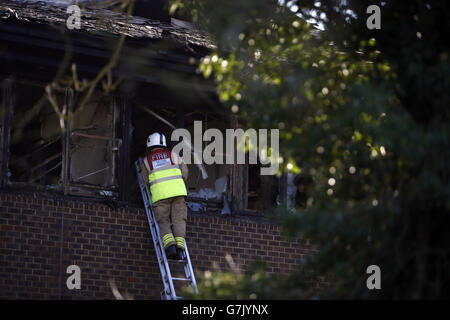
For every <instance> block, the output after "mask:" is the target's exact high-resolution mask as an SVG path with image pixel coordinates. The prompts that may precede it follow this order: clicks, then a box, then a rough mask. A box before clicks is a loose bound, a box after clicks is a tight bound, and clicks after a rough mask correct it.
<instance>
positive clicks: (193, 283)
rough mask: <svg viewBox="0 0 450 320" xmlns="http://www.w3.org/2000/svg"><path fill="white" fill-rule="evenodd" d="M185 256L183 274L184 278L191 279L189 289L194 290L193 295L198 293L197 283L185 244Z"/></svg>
mask: <svg viewBox="0 0 450 320" xmlns="http://www.w3.org/2000/svg"><path fill="white" fill-rule="evenodd" d="M184 251H185V255H186V264H185V265H184V273H185V274H186V278H189V279H191V287H192V288H193V289H194V292H195V293H198V288H197V281H196V280H195V274H194V270H193V268H192V263H191V257H190V255H189V251H188V247H187V244H186V243H185V248H184Z"/></svg>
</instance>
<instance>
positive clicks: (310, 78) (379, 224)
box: [169, 0, 450, 299]
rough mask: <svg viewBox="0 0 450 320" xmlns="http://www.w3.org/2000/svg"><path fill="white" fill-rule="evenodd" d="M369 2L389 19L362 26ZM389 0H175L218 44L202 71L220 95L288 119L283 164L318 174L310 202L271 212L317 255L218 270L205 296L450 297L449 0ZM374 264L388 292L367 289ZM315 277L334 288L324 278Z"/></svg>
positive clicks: (253, 120)
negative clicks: (277, 268) (292, 263)
mask: <svg viewBox="0 0 450 320" xmlns="http://www.w3.org/2000/svg"><path fill="white" fill-rule="evenodd" d="M372 4H378V5H379V6H380V8H381V29H380V30H369V29H368V28H367V27H366V20H367V18H368V17H369V14H367V13H366V8H367V7H368V6H369V5H372ZM382 4H383V5H381V3H380V2H379V1H356V0H354V1H350V0H348V1H339V0H334V1H327V2H326V3H325V2H322V1H320V2H318V1H301V2H300V1H288V2H285V1H268V0H247V1H234V0H229V1H226V2H220V3H219V2H217V1H208V0H191V1H178V0H171V1H170V5H169V8H170V11H171V13H172V14H174V13H178V14H179V15H183V16H186V17H190V19H191V20H192V21H194V22H195V23H196V24H197V25H198V26H199V27H200V28H202V29H204V30H206V31H207V32H209V33H210V34H211V35H212V36H213V38H214V39H215V41H216V42H217V45H218V47H217V50H216V51H215V52H212V53H211V55H209V56H207V57H205V58H203V60H202V61H201V64H200V71H201V72H202V73H203V74H204V76H205V77H211V78H213V79H214V80H215V82H216V83H217V92H218V95H219V97H220V99H221V101H222V102H223V104H224V105H225V106H226V107H227V108H229V110H230V112H233V113H236V114H237V115H239V117H240V118H241V119H242V120H243V121H245V122H246V124H247V125H248V126H249V127H253V128H280V139H281V141H280V152H281V153H282V157H283V159H284V164H285V165H284V166H283V167H284V168H285V167H286V164H287V163H288V162H289V163H290V164H292V168H293V170H294V171H295V172H303V173H308V174H310V175H311V176H312V178H313V186H312V188H311V189H310V190H308V192H309V193H308V201H307V208H306V209H304V210H297V211H296V212H291V211H289V210H284V209H283V208H282V207H280V208H276V210H275V211H274V212H273V213H272V215H271V216H272V217H273V218H275V219H276V220H277V221H278V222H279V223H280V224H281V226H282V229H283V232H284V234H285V235H286V236H288V237H292V238H297V239H300V240H299V241H300V243H301V242H302V241H304V240H305V239H309V240H310V241H311V242H312V243H313V244H316V245H318V246H319V248H320V251H319V253H318V254H317V255H315V256H314V257H309V258H308V260H307V261H306V262H304V263H302V264H301V268H299V270H298V272H296V273H294V274H293V275H291V276H285V277H283V276H279V275H272V274H268V273H265V272H264V270H265V269H264V268H263V267H261V266H259V267H252V268H250V269H249V270H247V273H242V274H224V273H217V274H216V273H213V274H209V276H207V277H204V280H203V281H202V282H201V284H200V289H201V297H202V298H235V299H244V298H251V297H255V296H256V297H258V298H379V297H382V298H439V297H447V298H448V297H449V296H450V282H449V272H448V269H449V267H450V263H449V259H450V252H449V244H450V233H449V232H447V230H446V229H447V228H448V226H449V225H450V224H449V222H450V221H449V220H450V218H449V217H450V215H449V211H450V210H449V209H450V196H449V195H450V184H449V175H450V174H449V173H450V143H449V139H450V126H449V118H450V117H449V115H450V109H449V94H448V88H450V86H449V79H450V65H449V60H448V58H449V50H448V41H446V40H445V39H446V36H445V32H444V31H445V30H449V23H450V22H449V21H450V19H448V18H449V17H448V12H450V4H449V3H447V2H443V1H442V2H437V1H419V0H413V1H383V2H382ZM306 21H309V22H306ZM317 26H319V27H320V28H321V29H322V30H319V29H318V28H317ZM289 167H291V166H289ZM372 264H376V265H379V266H380V268H381V286H382V290H372V291H371V290H368V289H367V287H366V279H367V277H368V275H367V274H366V268H367V267H368V266H369V265H372ZM318 276H323V277H325V279H327V282H328V283H329V286H327V287H326V288H324V289H322V290H314V283H315V280H314V279H317V277H318Z"/></svg>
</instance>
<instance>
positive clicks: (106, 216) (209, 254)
mask: <svg viewBox="0 0 450 320" xmlns="http://www.w3.org/2000/svg"><path fill="white" fill-rule="evenodd" d="M62 215H64V219H62ZM62 221H63V228H62V224H61V222H62ZM61 230H62V231H63V234H62V236H63V241H62V257H61ZM186 238H187V242H188V245H189V249H190V253H191V259H192V263H193V266H194V270H195V272H196V273H197V274H201V273H202V271H205V270H211V269H213V268H214V267H218V268H219V269H220V270H228V268H229V267H228V263H227V262H226V259H225V255H226V254H227V253H228V254H230V255H231V256H232V257H233V259H234V261H235V262H236V263H237V264H238V265H239V266H240V267H241V268H242V269H245V268H246V266H248V265H249V263H251V262H252V261H256V260H263V261H266V262H267V263H268V264H269V266H270V271H271V272H277V273H288V272H290V271H291V270H293V269H294V268H295V267H296V266H297V263H298V262H299V260H300V259H301V257H302V256H304V255H306V254H308V253H309V252H311V251H312V249H311V247H310V245H309V244H308V243H305V244H302V245H301V246H300V245H299V244H297V243H296V242H287V241H283V240H282V239H281V237H280V230H279V228H278V227H277V226H275V225H273V224H270V223H268V222H264V221H262V219H261V218H258V217H236V216H222V215H217V214H204V213H190V214H189V217H188V225H187V237H186ZM0 251H1V253H0V299H58V298H59V294H60V291H59V290H60V289H59V288H60V283H61V297H62V298H63V299H113V298H114V297H113V294H112V292H111V288H110V284H109V281H110V280H114V282H115V284H116V285H117V287H118V289H119V290H120V291H121V292H122V293H125V292H127V293H128V294H129V295H131V296H133V298H134V299H159V291H160V290H161V286H162V282H161V278H160V273H159V268H158V265H157V262H156V260H155V252H154V249H153V242H152V241H151V236H150V231H149V228H148V224H147V218H146V215H145V212H144V210H143V209H140V208H129V209H110V208H109V207H108V206H105V205H103V204H98V203H94V202H81V201H76V200H68V199H55V200H52V199H48V198H42V197H41V198H39V197H33V196H32V195H17V194H11V193H0ZM61 258H62V259H61ZM61 262H62V263H61ZM73 264H75V265H78V266H79V267H80V268H81V289H80V290H68V289H67V287H66V280H67V277H68V276H69V274H66V268H67V267H68V266H69V265H73ZM60 266H62V276H61V273H60V269H61V268H60ZM60 276H61V280H62V281H61V282H60Z"/></svg>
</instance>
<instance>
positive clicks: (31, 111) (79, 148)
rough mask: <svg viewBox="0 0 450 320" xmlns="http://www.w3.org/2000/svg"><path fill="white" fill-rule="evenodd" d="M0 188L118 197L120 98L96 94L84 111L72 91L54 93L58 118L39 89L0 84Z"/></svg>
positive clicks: (123, 111) (121, 131)
mask: <svg viewBox="0 0 450 320" xmlns="http://www.w3.org/2000/svg"><path fill="white" fill-rule="evenodd" d="M3 84H4V85H3V88H2V93H3V94H2V96H3V97H2V108H1V115H2V117H1V125H2V127H1V133H2V134H1V146H2V148H1V149H2V153H1V161H2V163H1V168H2V185H3V186H7V185H8V186H10V187H20V188H27V189H33V190H36V189H41V190H42V189H45V190H58V191H61V192H63V193H64V194H71V195H82V196H90V197H91V196H94V197H102V196H107V197H114V198H119V197H120V192H119V191H120V190H119V189H120V188H119V185H120V183H121V182H123V180H124V177H123V170H121V165H123V164H124V159H126V158H127V157H126V156H125V155H123V154H122V153H123V148H122V145H123V143H122V141H123V140H122V135H123V134H124V132H125V131H124V127H126V126H125V125H124V121H123V115H124V114H126V108H125V104H124V103H123V99H120V98H117V97H113V96H107V97H105V96H103V95H102V94H101V93H99V94H98V95H97V98H96V99H92V100H91V101H90V102H89V103H87V104H86V105H85V106H84V107H83V108H81V109H80V107H77V97H76V96H75V95H74V94H73V92H72V90H66V92H65V93H60V94H57V95H56V97H55V98H56V102H57V104H58V106H62V107H61V110H62V112H63V113H64V114H72V116H71V117H67V119H65V120H61V119H60V118H59V117H58V115H57V113H56V112H55V110H54V108H53V107H52V106H51V105H50V103H49V102H48V99H47V97H46V95H45V91H44V88H43V86H40V85H38V84H34V83H27V84H24V83H16V84H15V85H14V86H12V85H11V84H10V83H9V82H8V85H6V84H7V82H5V81H4V82H3Z"/></svg>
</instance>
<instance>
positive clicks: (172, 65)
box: [0, 0, 223, 112]
mask: <svg viewBox="0 0 450 320" xmlns="http://www.w3.org/2000/svg"><path fill="white" fill-rule="evenodd" d="M68 16H69V14H67V13H66V7H58V6H49V5H48V4H46V3H42V2H37V3H30V4H28V3H27V4H26V5H25V4H23V3H20V2H17V1H11V0H6V1H2V2H1V3H0V40H1V45H0V56H1V57H2V60H3V61H6V63H4V66H6V68H2V69H3V72H0V73H2V74H3V75H7V74H8V73H11V72H13V73H22V74H25V75H26V77H27V78H28V79H33V78H35V80H36V81H41V82H43V83H45V82H48V81H49V80H51V79H52V77H53V76H54V75H55V74H56V73H57V72H58V70H59V71H60V69H61V66H62V62H63V61H64V59H65V58H66V60H67V61H68V62H69V63H67V64H66V65H63V66H62V67H63V68H64V69H65V72H69V71H70V67H71V65H72V63H75V64H76V65H77V71H78V72H79V75H80V76H83V77H86V78H89V77H92V76H95V75H96V74H97V73H98V72H99V71H100V70H101V68H102V67H103V66H104V65H105V64H106V63H107V62H108V60H109V58H110V57H111V53H112V49H113V48H114V47H115V45H116V44H117V42H118V39H119V37H120V35H121V34H125V35H126V36H127V38H126V40H125V44H124V47H123V48H122V52H121V56H120V57H121V58H120V59H119V61H118V64H117V67H116V68H115V69H114V71H113V76H115V77H122V78H124V79H125V80H126V83H127V85H128V88H127V87H125V90H134V91H136V88H139V87H141V90H142V91H145V88H146V87H145V86H146V85H148V84H152V85H155V86H162V87H167V88H174V89H181V90H183V89H189V90H183V91H184V92H189V91H190V92H198V93H200V95H201V96H205V95H208V96H209V98H208V99H209V100H210V99H211V97H212V96H214V95H215V92H216V89H215V86H214V84H213V83H211V81H210V80H206V79H204V78H203V77H202V76H201V75H199V74H198V72H197V64H196V63H194V64H193V63H192V61H193V59H194V60H195V61H197V62H198V61H199V59H200V58H201V57H202V56H205V55H206V54H208V53H209V52H210V51H211V50H212V49H214V48H215V46H214V44H213V42H212V41H211V40H210V39H209V38H208V36H207V35H206V34H205V33H204V32H202V31H199V30H195V29H187V28H182V27H179V26H173V25H170V24H168V23H164V22H159V21H155V20H150V19H147V18H141V17H130V20H129V23H128V24H127V23H126V16H125V15H124V14H119V13H117V12H113V11H110V10H105V9H95V10H93V9H92V10H91V9H82V15H81V29H80V30H69V29H68V28H66V19H67V18H68ZM68 49H69V51H70V56H69V57H67V52H68ZM130 86H131V89H130ZM212 100H216V99H215V98H212ZM214 104H216V103H214ZM214 109H215V110H216V111H222V112H223V110H220V109H221V108H220V107H219V106H218V104H217V105H216V107H215V108H214Z"/></svg>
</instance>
